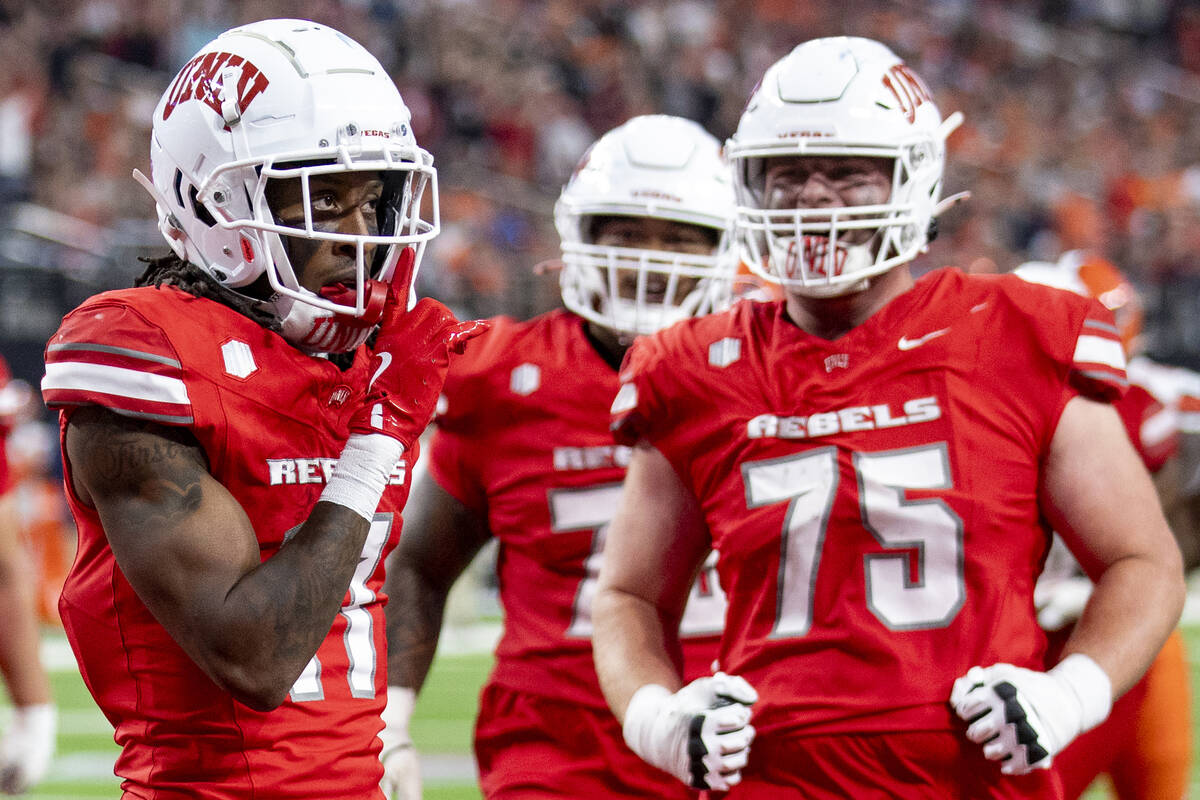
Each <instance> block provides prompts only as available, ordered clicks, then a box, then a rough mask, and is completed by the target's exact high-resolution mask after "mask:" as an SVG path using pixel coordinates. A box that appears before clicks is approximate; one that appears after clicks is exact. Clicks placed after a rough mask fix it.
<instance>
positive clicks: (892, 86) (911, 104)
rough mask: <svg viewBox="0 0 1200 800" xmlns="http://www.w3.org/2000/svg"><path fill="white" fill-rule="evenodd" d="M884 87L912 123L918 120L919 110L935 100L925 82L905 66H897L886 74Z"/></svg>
mask: <svg viewBox="0 0 1200 800" xmlns="http://www.w3.org/2000/svg"><path fill="white" fill-rule="evenodd" d="M883 85H884V86H886V87H887V89H888V91H889V92H891V93H892V96H893V97H895V98H896V102H897V103H899V104H900V111H901V113H903V114H904V118H905V119H907V120H908V121H909V122H910V123H912V122H915V121H916V119H917V108H918V107H920V105H921V104H922V103H926V102H930V101H932V100H933V97H932V96H931V95H930V94H929V89H927V88H926V87H925V84H924V82H923V81H922V80H921V79H920V78H919V77H917V73H915V72H913V71H912V70H911V69H909V68H908V66H907V65H905V64H897V65H896V66H894V67H892V68H891V69H889V70H888V71H887V72H886V73H884V75H883Z"/></svg>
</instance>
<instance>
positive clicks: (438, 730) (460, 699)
mask: <svg viewBox="0 0 1200 800" xmlns="http://www.w3.org/2000/svg"><path fill="white" fill-rule="evenodd" d="M1184 634H1185V638H1186V639H1187V643H1188V652H1189V653H1190V654H1191V671H1192V687H1193V689H1192V692H1193V696H1197V697H1200V625H1197V626H1190V627H1187V628H1185V629H1184ZM53 645H54V646H53V648H52V649H54V650H57V651H58V652H62V648H63V647H65V642H63V641H61V635H59V636H57V637H56V638H55V639H54V641H53ZM56 661H57V660H56V659H51V663H52V665H53V664H54V663H55V662H56ZM490 663H491V658H490V656H486V655H453V656H449V655H447V656H439V658H438V660H437V661H436V662H435V664H434V667H433V670H432V671H431V673H430V677H429V681H428V683H427V684H426V687H425V691H424V692H422V694H421V699H420V701H419V702H418V704H417V710H416V714H415V716H414V719H413V737H414V739H415V740H416V741H417V743H418V746H419V748H420V750H421V755H422V759H423V763H424V768H425V772H426V780H425V797H426V800H478V798H479V797H480V794H479V791H478V790H477V789H476V788H475V783H474V767H473V764H472V762H471V761H470V756H469V753H470V739H471V723H472V720H473V719H474V715H475V706H476V697H477V695H478V690H479V686H480V685H481V684H482V683H483V680H484V677H485V676H486V674H487V670H488V668H489V666H490ZM52 674H53V679H54V690H55V693H56V699H57V701H58V704H59V709H60V713H61V718H60V732H59V739H58V748H59V752H58V756H57V758H56V759H55V766H54V769H53V771H52V775H51V777H50V778H48V779H47V780H46V781H44V782H43V783H42V784H41V785H40V786H38V787H37V789H36V790H35V791H33V792H32V793H30V794H29V795H28V797H31V798H34V797H36V798H41V799H42V800H86V799H87V798H116V797H118V795H119V789H118V782H117V779H116V778H114V777H113V776H112V763H113V758H114V756H115V754H116V745H115V744H113V741H112V728H111V727H110V726H109V725H108V723H107V721H105V719H104V717H103V716H101V714H100V712H99V711H98V710H97V709H96V707H95V705H93V704H92V701H91V698H90V697H89V696H88V694H87V691H86V690H85V689H84V687H83V683H82V681H80V679H79V675H78V673H76V672H75V670H74V668H73V666H71V665H69V664H62V665H60V666H59V668H55V669H54V670H53V673H52ZM2 718H4V717H3V715H0V719H2ZM1198 733H1200V732H1198ZM1192 738H1193V743H1194V744H1195V745H1200V735H1195V734H1194V735H1193V737H1192ZM1194 775H1195V776H1196V777H1193V780H1192V793H1193V794H1194V795H1197V796H1200V771H1194ZM1109 796H1110V795H1109V793H1108V792H1107V791H1106V789H1105V788H1104V787H1102V786H1099V785H1097V786H1093V787H1092V789H1091V790H1090V791H1089V792H1088V794H1087V795H1086V796H1085V797H1086V798H1087V800H1100V798H1106V797H1109Z"/></svg>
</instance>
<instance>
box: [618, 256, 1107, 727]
mask: <svg viewBox="0 0 1200 800" xmlns="http://www.w3.org/2000/svg"><path fill="white" fill-rule="evenodd" d="M622 381H623V384H622V389H621V395H620V396H619V397H618V400H617V402H616V403H615V404H614V409H613V410H614V415H615V420H614V421H615V424H616V426H617V431H618V436H619V438H620V439H621V440H623V441H624V442H626V443H631V442H633V441H635V440H636V439H638V438H645V439H647V440H649V441H650V442H651V443H652V444H654V445H655V446H656V447H657V448H658V449H659V450H660V451H661V452H662V453H663V454H664V455H665V456H666V457H667V458H668V459H669V460H670V462H671V463H672V464H673V466H674V467H675V469H676V471H677V472H678V473H679V475H680V476H681V477H682V478H683V480H684V481H685V483H686V484H687V485H688V487H689V488H690V490H691V491H692V492H693V493H694V494H695V495H696V497H698V498H699V499H700V501H701V503H702V507H703V512H704V514H705V518H706V521H707V523H708V526H709V528H710V530H711V531H712V535H713V541H714V545H715V546H716V547H717V548H718V549H719V550H720V552H721V560H720V562H719V564H718V572H719V573H720V576H721V582H722V585H723V586H724V587H725V589H726V591H727V593H728V596H729V599H730V607H729V613H728V620H727V630H730V631H737V632H738V634H737V635H730V636H727V637H726V639H725V641H724V642H723V644H722V653H721V663H722V665H723V667H724V668H725V669H726V670H728V671H730V672H734V673H736V674H739V675H742V676H743V677H745V678H746V679H747V680H748V681H750V683H751V684H752V685H754V686H755V688H756V689H757V690H758V692H759V695H760V696H761V698H762V700H761V702H760V703H759V704H758V705H757V706H756V714H755V720H754V724H755V726H756V727H757V728H758V730H759V731H760V733H761V734H786V733H788V732H791V733H797V734H801V733H817V732H825V733H831V732H840V731H855V732H868V731H883V730H897V729H917V730H919V729H924V730H937V729H951V728H954V727H955V721H954V720H953V719H952V714H951V711H950V708H949V705H948V704H947V698H948V697H949V696H950V688H951V685H952V684H953V682H954V680H955V678H957V677H958V676H960V675H962V674H963V673H964V672H966V671H967V669H968V668H969V667H971V666H973V665H975V664H991V663H995V662H998V661H1004V662H1009V663H1012V664H1017V665H1019V666H1024V667H1030V668H1035V669H1040V668H1041V663H1042V651H1043V649H1044V647H1045V637H1044V635H1043V634H1042V632H1041V630H1040V628H1039V627H1038V625H1037V621H1036V618H1035V615H1034V609H1033V600H1032V593H1033V586H1034V581H1035V578H1036V572H1037V570H1038V569H1039V568H1040V564H1041V562H1042V559H1043V558H1044V556H1045V552H1046V549H1047V547H1048V545H1049V541H1050V534H1049V531H1048V530H1047V529H1046V528H1045V527H1044V526H1043V524H1042V521H1041V517H1040V514H1039V511H1038V502H1037V495H1038V484H1039V464H1041V463H1042V461H1043V459H1044V456H1045V454H1046V452H1047V448H1048V446H1049V443H1050V440H1051V437H1052V436H1053V433H1054V429H1055V425H1056V423H1057V420H1058V417H1059V414H1060V413H1061V412H1062V409H1063V407H1064V406H1065V404H1066V402H1067V401H1068V400H1069V399H1070V398H1071V397H1073V396H1075V395H1076V394H1077V393H1083V394H1085V395H1087V396H1090V397H1095V398H1100V399H1106V400H1111V399H1115V398H1117V397H1119V396H1120V394H1121V392H1122V391H1123V389H1124V386H1125V384H1126V380H1125V376H1124V356H1123V353H1122V351H1121V345H1120V341H1119V339H1118V337H1117V333H1116V329H1115V327H1114V326H1113V324H1112V318H1111V316H1110V314H1109V312H1108V311H1106V310H1105V309H1104V308H1103V307H1102V306H1100V304H1098V303H1096V302H1094V301H1089V300H1086V299H1084V298H1081V297H1078V296H1075V295H1073V294H1070V293H1068V292H1064V291H1060V290H1056V289H1049V288H1047V287H1042V286H1033V285H1031V284H1028V283H1025V282H1024V281H1021V280H1020V279H1019V278H1013V277H1010V276H999V277H996V276H986V277H985V276H966V275H963V274H962V273H961V272H959V271H957V270H953V269H945V270H938V271H936V272H933V273H931V274H929V275H927V276H925V277H924V278H922V279H920V280H918V281H917V283H916V286H915V287H914V288H913V289H911V290H910V291H908V292H906V293H905V294H903V295H902V296H900V297H898V298H896V299H895V300H893V301H892V302H891V303H890V304H888V305H887V306H885V307H884V308H883V309H882V310H880V311H879V312H877V313H876V314H875V315H874V316H872V317H871V318H870V319H868V320H867V321H866V322H865V323H863V324H862V325H860V326H858V327H857V328H855V329H853V330H852V331H850V332H849V333H848V334H846V335H845V336H843V337H841V338H839V339H837V340H835V341H826V340H823V339H819V338H816V337H813V336H810V335H808V334H806V333H804V332H803V331H801V330H800V329H799V328H797V327H796V326H795V325H793V324H792V323H791V322H790V321H789V320H788V319H787V316H786V313H785V311H784V307H783V304H782V303H780V302H776V303H741V304H738V305H737V306H735V307H734V309H732V310H731V311H729V312H726V313H723V314H719V315H714V316H711V317H707V318H702V319H698V320H694V321H688V322H685V323H683V324H681V325H678V326H676V327H674V328H672V329H669V330H668V331H665V332H663V333H661V334H658V335H657V336H655V337H651V338H649V339H647V340H643V341H639V342H638V343H637V344H635V345H634V348H633V350H632V351H631V353H630V357H629V359H628V360H627V361H626V365H625V369H624V371H623V373H622Z"/></svg>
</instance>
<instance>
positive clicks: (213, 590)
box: [66, 407, 259, 638]
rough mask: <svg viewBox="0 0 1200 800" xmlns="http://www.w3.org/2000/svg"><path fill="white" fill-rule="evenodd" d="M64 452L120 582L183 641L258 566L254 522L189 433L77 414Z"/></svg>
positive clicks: (102, 413) (103, 414)
mask: <svg viewBox="0 0 1200 800" xmlns="http://www.w3.org/2000/svg"><path fill="white" fill-rule="evenodd" d="M66 450H67V453H66V454H67V460H68V463H69V469H70V476H71V480H72V482H73V486H74V488H75V491H76V493H77V494H78V495H79V496H80V498H81V499H82V500H83V501H84V502H86V503H89V504H90V505H92V506H93V507H94V508H95V509H96V512H97V513H98V514H99V516H100V520H101V522H102V523H103V525H104V530H105V534H106V536H107V537H108V542H109V546H110V548H111V549H112V552H113V555H114V557H115V558H116V560H117V564H118V565H119V566H120V568H121V571H122V573H124V575H125V577H126V578H127V579H128V580H129V583H130V584H131V585H132V586H133V588H134V590H135V591H136V592H137V593H138V596H139V597H141V599H142V601H143V602H144V603H145V604H146V606H147V607H148V608H149V609H150V610H151V611H152V612H153V613H154V614H155V616H156V617H157V618H158V619H159V620H160V621H161V622H162V623H163V624H164V625H165V626H167V627H168V629H171V630H172V633H173V634H176V636H177V638H178V636H179V635H181V633H182V632H183V631H186V630H190V629H192V627H193V626H192V624H191V622H189V620H195V619H197V618H203V617H202V616H201V615H203V614H204V613H205V611H206V610H208V609H215V608H216V607H217V606H219V605H220V603H222V602H223V601H224V598H225V595H226V594H227V593H228V592H229V590H230V589H231V588H232V587H233V585H234V584H235V583H236V582H237V580H238V579H239V578H240V577H241V576H242V575H244V574H245V573H246V572H248V571H249V570H251V569H253V568H254V567H255V566H257V565H258V563H259V549H258V543H257V539H256V537H255V535H254V529H253V527H252V525H251V523H250V521H249V519H248V518H247V516H246V514H245V512H244V511H243V509H242V508H241V506H240V505H239V504H238V502H237V501H236V500H235V499H234V498H233V496H232V495H230V493H229V492H228V490H227V489H226V488H225V487H224V486H222V485H221V484H220V483H219V482H218V481H217V480H216V479H215V478H213V477H212V475H210V474H209V472H208V469H207V463H206V460H205V457H204V453H203V451H202V450H201V448H200V447H199V445H198V444H197V443H196V442H195V441H194V439H192V438H191V435H190V434H189V433H188V432H187V431H185V430H181V429H177V428H171V427H166V426H161V425H156V424H153V423H145V422H140V421H137V420H131V419H128V418H125V417H122V416H119V415H116V414H113V413H112V412H109V411H106V410H104V409H100V408H96V407H87V408H82V409H79V410H78V411H76V412H75V413H74V414H73V415H72V418H71V422H70V424H69V425H68V427H67V436H66Z"/></svg>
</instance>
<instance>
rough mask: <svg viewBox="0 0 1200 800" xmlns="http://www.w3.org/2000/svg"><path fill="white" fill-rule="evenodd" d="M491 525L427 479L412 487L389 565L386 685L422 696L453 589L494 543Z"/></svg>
mask: <svg viewBox="0 0 1200 800" xmlns="http://www.w3.org/2000/svg"><path fill="white" fill-rule="evenodd" d="M490 536H491V533H490V531H489V530H488V528H487V522H486V520H484V519H483V518H482V517H481V516H480V515H479V514H476V513H475V512H473V511H472V510H470V509H469V508H467V507H466V506H465V505H463V504H462V503H461V502H459V501H458V500H457V499H455V498H454V497H453V496H452V495H450V494H449V493H447V492H446V491H445V490H444V489H442V488H441V487H440V486H438V485H437V483H436V482H435V481H434V480H433V479H432V478H430V477H429V474H428V473H421V474H420V476H419V477H418V478H417V479H416V480H415V481H414V484H413V489H412V493H411V494H410V495H409V499H408V503H407V504H406V505H405V508H404V532H403V535H401V537H400V544H399V545H398V546H397V548H396V550H395V552H394V553H393V554H392V556H391V559H390V561H389V562H388V570H387V581H386V583H385V584H384V590H385V591H386V593H387V595H388V604H387V611H386V613H387V640H388V684H389V685H390V686H404V687H408V688H411V689H415V690H419V689H420V688H421V686H422V685H423V684H424V683H425V676H426V675H427V674H428V673H429V665H430V664H431V663H432V662H433V656H434V652H435V651H436V650H437V643H438V637H439V635H440V633H441V628H442V616H443V612H444V611H445V609H446V598H447V596H448V595H449V593H450V587H451V586H453V585H454V581H455V580H456V579H457V578H458V577H459V576H460V575H461V574H462V573H463V570H465V569H466V568H467V566H468V565H469V564H470V563H471V560H472V559H473V558H474V557H475V554H476V553H478V552H479V550H480V548H482V547H483V545H484V544H485V543H486V542H487V540H488V539H489V538H490Z"/></svg>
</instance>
